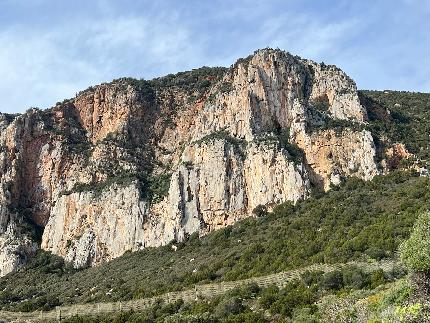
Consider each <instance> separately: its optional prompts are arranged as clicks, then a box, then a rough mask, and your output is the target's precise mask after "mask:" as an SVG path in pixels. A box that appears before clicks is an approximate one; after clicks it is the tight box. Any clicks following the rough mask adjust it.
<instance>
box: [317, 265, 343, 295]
mask: <svg viewBox="0 0 430 323" xmlns="http://www.w3.org/2000/svg"><path fill="white" fill-rule="evenodd" d="M322 286H323V287H324V288H325V289H328V290H330V289H332V290H339V289H341V288H342V287H343V275H342V272H340V271H339V270H334V271H331V272H328V273H325V274H324V276H323V280H322Z"/></svg>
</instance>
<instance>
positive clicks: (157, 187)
mask: <svg viewBox="0 0 430 323" xmlns="http://www.w3.org/2000/svg"><path fill="white" fill-rule="evenodd" d="M171 176H172V174H171V173H161V174H148V173H146V172H140V173H136V172H120V173H119V174H117V175H115V176H110V177H108V179H106V180H105V181H102V182H98V183H76V184H75V185H74V187H73V188H72V189H71V190H70V191H66V192H64V194H65V195H68V194H72V193H76V192H92V193H93V194H94V195H95V196H100V195H101V194H102V192H103V191H105V190H107V189H108V188H109V187H110V186H111V185H114V184H116V185H119V186H128V185H131V184H132V183H133V182H135V183H136V185H137V186H138V187H139V190H140V197H141V198H142V199H145V200H147V201H149V202H150V203H157V202H160V201H161V200H162V199H163V198H164V197H165V196H167V194H168V192H169V184H170V178H171Z"/></svg>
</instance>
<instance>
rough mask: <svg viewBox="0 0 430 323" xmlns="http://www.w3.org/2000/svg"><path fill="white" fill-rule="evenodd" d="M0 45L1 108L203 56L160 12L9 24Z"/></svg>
mask: <svg viewBox="0 0 430 323" xmlns="http://www.w3.org/2000/svg"><path fill="white" fill-rule="evenodd" d="M0 48H1V49H2V50H1V51H0V75H1V76H2V77H1V79H0V96H1V97H2V102H1V106H0V111H2V112H16V111H18V110H19V111H23V110H25V109H26V108H28V107H30V106H40V107H43V108H46V107H49V106H51V105H53V104H54V103H55V102H56V101H59V100H62V99H64V98H67V97H72V96H74V94H75V92H77V91H79V90H82V89H84V88H86V87H88V86H89V85H93V84H97V83H100V82H103V81H109V80H111V79H112V78H116V77H122V76H135V77H143V76H145V77H146V78H149V77H153V76H156V75H158V74H159V73H161V74H164V73H166V72H173V71H175V70H176V69H177V68H179V66H184V65H185V66H187V65H190V63H193V61H194V60H195V61H199V60H201V59H197V58H196V59H195V57H196V55H197V56H198V55H201V57H202V56H203V54H202V52H201V51H200V49H199V44H198V42H196V40H192V39H191V36H190V32H189V31H188V30H187V28H186V27H185V26H182V25H181V24H179V23H178V21H177V20H175V19H172V17H170V18H169V19H165V17H162V16H152V17H148V16H142V17H119V18H116V19H113V18H109V19H100V20H95V21H92V20H86V21H80V22H79V24H77V25H74V24H69V25H64V26H61V27H60V28H52V29H49V30H48V31H46V30H31V29H30V26H29V28H19V27H13V28H9V29H7V30H3V31H1V32H0Z"/></svg>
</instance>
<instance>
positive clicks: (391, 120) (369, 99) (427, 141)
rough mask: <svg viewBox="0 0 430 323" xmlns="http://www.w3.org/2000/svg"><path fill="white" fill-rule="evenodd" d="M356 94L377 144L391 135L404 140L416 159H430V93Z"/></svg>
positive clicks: (426, 160) (365, 92) (384, 92)
mask: <svg viewBox="0 0 430 323" xmlns="http://www.w3.org/2000/svg"><path fill="white" fill-rule="evenodd" d="M359 95H360V101H361V103H362V104H363V105H364V106H365V107H366V109H367V111H368V115H369V123H370V124H369V130H370V131H371V132H372V134H373V136H374V137H375V141H376V144H377V145H378V144H379V145H382V144H383V142H384V141H385V140H386V138H390V140H391V142H402V143H404V144H405V145H406V148H407V149H408V150H409V151H410V152H412V153H413V154H415V155H416V156H417V158H418V159H420V160H422V161H425V162H426V163H428V162H429V161H430V150H429V148H430V136H429V133H430V122H429V120H430V93H414V92H399V91H359ZM387 109H388V110H387ZM387 112H389V113H387Z"/></svg>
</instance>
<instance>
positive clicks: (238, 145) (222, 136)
mask: <svg viewBox="0 0 430 323" xmlns="http://www.w3.org/2000/svg"><path fill="white" fill-rule="evenodd" d="M215 140H225V141H226V142H228V143H229V144H231V145H232V146H233V147H234V149H235V151H236V152H237V153H238V154H239V155H240V156H241V157H242V158H245V153H246V150H245V149H244V148H246V144H247V143H246V140H244V139H239V138H236V137H233V136H232V135H230V133H229V132H228V131H227V130H225V129H222V130H219V131H215V132H212V133H210V134H208V135H206V136H204V137H203V138H201V139H199V140H196V141H195V142H194V143H195V144H202V143H206V142H212V141H215Z"/></svg>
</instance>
